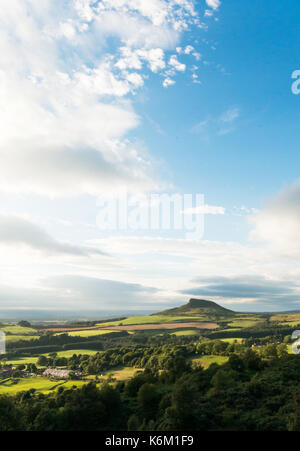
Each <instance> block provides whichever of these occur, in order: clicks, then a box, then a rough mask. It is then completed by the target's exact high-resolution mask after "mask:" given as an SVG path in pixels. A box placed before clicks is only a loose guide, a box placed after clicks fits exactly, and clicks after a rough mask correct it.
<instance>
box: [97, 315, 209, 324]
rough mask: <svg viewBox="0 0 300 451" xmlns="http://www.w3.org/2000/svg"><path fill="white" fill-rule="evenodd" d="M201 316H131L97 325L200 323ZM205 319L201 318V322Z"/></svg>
mask: <svg viewBox="0 0 300 451" xmlns="http://www.w3.org/2000/svg"><path fill="white" fill-rule="evenodd" d="M199 319H200V318H199V316H167V315H153V316H151V315H147V316H131V317H129V318H126V319H123V320H121V321H109V322H107V323H100V324H97V325H98V326H121V325H122V326H133V325H138V324H164V323H174V322H177V321H178V322H179V321H181V322H190V321H199ZM202 321H203V319H202V318H201V322H202Z"/></svg>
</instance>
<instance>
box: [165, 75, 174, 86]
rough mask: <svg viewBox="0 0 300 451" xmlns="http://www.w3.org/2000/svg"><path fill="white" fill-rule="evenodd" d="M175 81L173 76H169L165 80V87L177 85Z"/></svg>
mask: <svg viewBox="0 0 300 451" xmlns="http://www.w3.org/2000/svg"><path fill="white" fill-rule="evenodd" d="M175 83H176V82H175V81H174V80H172V79H171V78H169V77H167V78H165V79H164V81H163V87H164V88H168V87H169V86H172V85H175Z"/></svg>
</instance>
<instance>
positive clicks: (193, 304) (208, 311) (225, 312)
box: [159, 299, 236, 317]
mask: <svg viewBox="0 0 300 451" xmlns="http://www.w3.org/2000/svg"><path fill="white" fill-rule="evenodd" d="M159 314H160V315H170V316H173V315H174V316H175V315H177V316H178V315H193V316H194V315H199V316H205V317H211V316H214V317H215V316H234V315H235V314H236V312H234V311H233V310H229V309H227V308H225V307H221V305H219V304H217V303H216V302H213V301H207V300H205V299H190V300H189V302H188V303H187V304H185V305H182V306H181V307H175V308H172V309H169V310H164V311H163V312H160V313H159Z"/></svg>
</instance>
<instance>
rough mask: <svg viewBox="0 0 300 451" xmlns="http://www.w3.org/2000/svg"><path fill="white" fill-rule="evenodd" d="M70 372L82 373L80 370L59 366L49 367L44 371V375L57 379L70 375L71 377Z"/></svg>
mask: <svg viewBox="0 0 300 451" xmlns="http://www.w3.org/2000/svg"><path fill="white" fill-rule="evenodd" d="M70 373H73V374H75V375H76V376H79V375H80V372H79V371H76V372H74V371H71V370H62V369H57V368H47V369H46V370H45V371H44V372H43V376H45V377H54V378H56V379H67V378H68V377H70Z"/></svg>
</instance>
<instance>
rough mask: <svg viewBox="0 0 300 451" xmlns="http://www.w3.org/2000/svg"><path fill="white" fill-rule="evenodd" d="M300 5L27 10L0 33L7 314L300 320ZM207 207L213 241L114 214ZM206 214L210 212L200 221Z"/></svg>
mask: <svg viewBox="0 0 300 451" xmlns="http://www.w3.org/2000/svg"><path fill="white" fill-rule="evenodd" d="M298 14H299V5H298V4H297V2H289V3H288V4H287V3H286V2H283V1H277V2H273V1H272V2H271V0H269V1H264V2H262V1H260V0H253V1H251V2H250V1H248V0H245V1H243V2H241V3H240V4H239V5H237V2H234V1H231V0H223V1H220V0H196V1H193V0H184V1H183V0H138V1H133V0H101V1H98V0H97V1H96V0H64V1H63V2H61V3H60V7H59V8H57V5H55V7H54V3H53V1H52V0H43V1H42V2H41V1H38V0H28V1H27V2H25V3H23V4H20V2H19V1H18V0H11V1H10V2H9V4H7V5H5V6H4V7H3V14H2V17H1V18H0V29H1V31H0V43H1V44H0V48H1V54H2V55H3V58H2V61H1V62H0V93H1V97H2V102H1V108H0V120H1V124H2V133H1V137H0V158H1V166H0V258H1V259H0V266H1V275H0V308H17V309H20V308H45V309H46V308H47V309H51V308H52V309H57V308H61V309H76V310H80V309H81V308H84V309H89V308H90V309H92V310H95V309H99V310H102V309H105V308H113V309H116V310H117V309H118V308H122V310H124V308H128V309H132V308H138V309H147V310H149V309H153V310H156V309H160V308H165V307H168V306H173V305H179V304H181V303H183V302H185V301H186V300H187V299H188V298H189V296H190V295H197V296H199V297H200V296H203V297H206V298H209V299H212V300H215V301H217V302H220V303H221V304H222V305H225V306H228V307H230V308H236V309H239V310H244V311H248V310H252V311H253V310H288V309H297V308H299V305H300V304H299V302H300V285H299V286H298V280H299V275H300V268H299V258H300V233H299V230H300V227H299V225H300V201H299V199H300V184H299V173H298V172H299V154H298V143H299V133H300V129H299V126H298V122H299V111H300V109H299V108H300V96H297V95H294V94H293V93H292V91H291V86H292V82H293V80H292V78H291V76H292V73H293V72H294V71H295V70H297V69H300V66H299V64H300V63H299V51H298V50H299V48H300V42H299V33H298V20H297V17H298ZM124 192H126V193H128V194H129V195H130V196H150V195H151V194H162V193H165V194H168V195H171V194H174V193H178V194H180V195H184V194H191V195H196V194H198V193H201V194H203V195H204V199H205V201H204V207H203V208H204V210H202V213H203V212H204V224H205V228H204V235H203V236H201V237H199V238H198V239H197V238H195V239H190V238H187V237H186V235H185V231H184V230H179V231H174V230H169V231H166V230H155V231H153V230H151V229H149V230H148V229H143V230H135V231H133V230H130V228H128V229H127V230H120V229H117V230H101V229H100V228H99V224H98V222H97V217H98V214H99V199H106V200H109V199H111V198H112V197H114V198H115V199H116V198H118V196H119V195H120V193H124ZM198 213H199V212H198Z"/></svg>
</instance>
